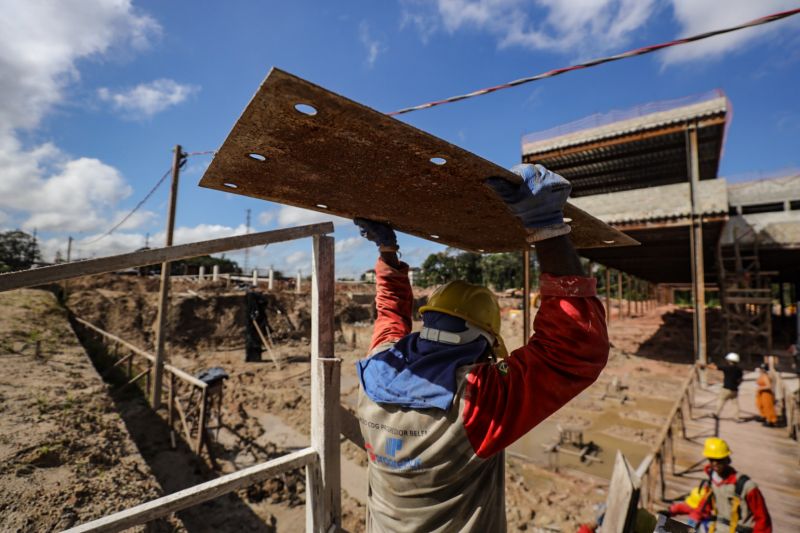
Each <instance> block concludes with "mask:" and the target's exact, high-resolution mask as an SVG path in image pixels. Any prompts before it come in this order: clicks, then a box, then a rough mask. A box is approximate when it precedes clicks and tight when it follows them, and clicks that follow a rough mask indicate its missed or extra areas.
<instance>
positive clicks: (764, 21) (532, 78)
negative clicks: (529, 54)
mask: <svg viewBox="0 0 800 533" xmlns="http://www.w3.org/2000/svg"><path fill="white" fill-rule="evenodd" d="M798 13H800V9H792V10H789V11H782V12H780V13H773V14H772V15H767V16H766V17H761V18H757V19H755V20H751V21H749V22H745V23H744V24H739V25H738V26H731V27H729V28H724V29H721V30H714V31H709V32H706V33H700V34H697V35H692V36H691V37H684V38H683V39H676V40H674V41H668V42H665V43H660V44H654V45H650V46H645V47H643V48H636V49H634V50H629V51H627V52H622V53H621V54H616V55H612V56H607V57H601V58H597V59H592V60H589V61H586V62H585V63H579V64H577V65H572V66H570V67H563V68H557V69H553V70H549V71H547V72H543V73H541V74H537V75H535V76H530V77H527V78H520V79H518V80H514V81H510V82H508V83H503V84H502V85H495V86H494V87H487V88H485V89H480V90H477V91H473V92H471V93H467V94H461V95H458V96H451V97H449V98H445V99H443V100H436V101H434V102H428V103H427V104H420V105H416V106H413V107H406V108H403V109H399V110H397V111H393V112H391V113H387V115H389V116H396V115H402V114H404V113H411V112H412V111H418V110H420V109H429V108H431V107H436V106H440V105H443V104H450V103H452V102H458V101H460V100H466V99H467V98H474V97H476V96H482V95H484V94H489V93H493V92H495V91H500V90H502V89H509V88H511V87H516V86H517V85H522V84H525V83H530V82H533V81H538V80H542V79H545V78H552V77H554V76H558V75H561V74H564V73H567V72H571V71H573V70H581V69H585V68H589V67H595V66H597V65H602V64H603V63H611V62H612V61H619V60H620V59H626V58H628V57H634V56H641V55H645V54H650V53H652V52H657V51H658V50H663V49H664V48H670V47H672V46H679V45H682V44H687V43H693V42H695V41H700V40H703V39H708V38H709V37H714V36H716V35H722V34H724V33H730V32H734V31H738V30H742V29H745V28H751V27H753V26H759V25H761V24H768V23H770V22H775V21H777V20H781V19H785V18H787V17H791V16H793V15H797V14H798Z"/></svg>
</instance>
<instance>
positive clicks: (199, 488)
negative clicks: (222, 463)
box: [65, 448, 317, 533]
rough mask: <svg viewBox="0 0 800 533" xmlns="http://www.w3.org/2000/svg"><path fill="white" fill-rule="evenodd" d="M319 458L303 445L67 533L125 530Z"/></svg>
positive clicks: (308, 463)
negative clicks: (301, 447)
mask: <svg viewBox="0 0 800 533" xmlns="http://www.w3.org/2000/svg"><path fill="white" fill-rule="evenodd" d="M316 460H317V453H316V452H315V451H314V450H313V449H312V448H304V449H302V450H298V451H296V452H293V453H290V454H288V455H284V456H283V457H279V458H277V459H273V460H271V461H267V462H266V463H261V464H258V465H255V466H251V467H249V468H245V469H243V470H239V471H238V472H233V473H232V474H227V475H224V476H221V477H219V478H217V479H213V480H211V481H207V482H205V483H200V484H199V485H195V486H193V487H189V488H188V489H184V490H181V491H178V492H176V493H174V494H170V495H168V496H164V497H162V498H158V499H156V500H152V501H149V502H147V503H143V504H141V505H137V506H136V507H132V508H130V509H126V510H124V511H120V512H118V513H114V514H112V515H109V516H105V517H103V518H100V519H97V520H94V521H92V522H88V523H86V524H81V525H79V526H76V527H74V528H72V529H68V530H67V531H66V532H65V533H85V532H89V531H93V532H94V531H103V532H111V531H122V530H125V529H127V528H130V527H133V526H136V525H139V524H145V523H147V522H150V521H151V520H155V519H157V518H163V517H165V516H167V515H169V514H172V513H174V512H177V511H180V510H182V509H186V508H187V507H191V506H193V505H197V504H199V503H203V502H206V501H209V500H213V499H214V498H217V497H219V496H222V495H224V494H228V493H230V492H233V491H235V490H239V489H241V488H244V487H247V486H250V485H253V484H255V483H259V482H261V481H264V480H266V479H269V478H272V477H275V476H277V475H280V474H283V473H284V472H288V471H290V470H294V469H296V468H301V467H303V466H307V465H310V464H313V463H315V462H316Z"/></svg>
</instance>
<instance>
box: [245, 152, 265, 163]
mask: <svg viewBox="0 0 800 533" xmlns="http://www.w3.org/2000/svg"><path fill="white" fill-rule="evenodd" d="M247 157H249V158H250V159H255V160H256V161H266V160H267V158H266V157H265V156H263V155H261V154H257V153H255V152H253V153H251V154H247Z"/></svg>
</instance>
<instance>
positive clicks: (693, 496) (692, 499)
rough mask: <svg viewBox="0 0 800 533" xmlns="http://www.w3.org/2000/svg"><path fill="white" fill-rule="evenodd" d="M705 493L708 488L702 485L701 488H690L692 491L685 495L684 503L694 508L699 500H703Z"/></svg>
mask: <svg viewBox="0 0 800 533" xmlns="http://www.w3.org/2000/svg"><path fill="white" fill-rule="evenodd" d="M706 494H708V488H706V487H703V488H702V489H701V488H700V487H695V488H693V489H692V491H691V492H690V493H689V495H688V496H687V497H686V499H685V500H684V501H685V502H686V505H688V506H689V507H691V508H692V509H696V508H697V506H698V505H700V502H701V501H702V500H703V498H704V497H705V495H706Z"/></svg>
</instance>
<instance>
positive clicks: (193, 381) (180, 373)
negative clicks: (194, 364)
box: [75, 317, 207, 389]
mask: <svg viewBox="0 0 800 533" xmlns="http://www.w3.org/2000/svg"><path fill="white" fill-rule="evenodd" d="M75 320H76V321H77V322H79V323H81V324H83V325H84V326H86V327H87V328H89V329H91V330H94V331H96V332H97V333H99V334H100V335H102V336H104V337H106V338H108V339H111V340H112V341H114V342H118V343H120V344H121V345H123V346H125V347H126V348H127V349H129V350H130V351H132V352H134V353H136V354H138V355H141V356H142V357H144V358H146V359H147V360H149V361H150V362H155V360H156V357H155V356H154V355H153V354H151V353H150V352H147V351H145V350H142V349H141V348H139V347H138V346H135V345H133V344H131V343H129V342H128V341H126V340H124V339H122V338H120V337H117V336H116V335H114V334H113V333H109V332H108V331H105V330H103V329H100V328H98V327H97V326H95V325H94V324H92V323H91V322H87V321H86V320H84V319H82V318H80V317H75ZM164 369H165V370H166V371H168V372H172V373H173V374H175V375H176V376H178V377H179V378H181V379H182V380H184V381H186V382H188V383H190V384H192V385H194V386H195V387H200V388H201V389H202V388H205V387H207V385H206V382H205V381H203V380H201V379H197V378H196V377H194V376H193V375H191V374H189V373H188V372H184V371H183V370H181V369H180V368H177V367H174V366H172V365H170V364H165V365H164Z"/></svg>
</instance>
